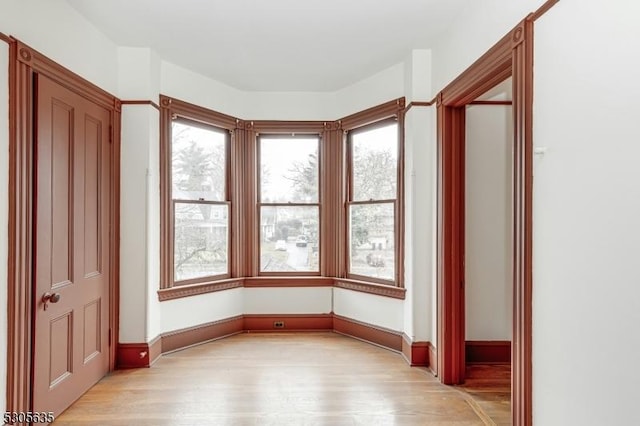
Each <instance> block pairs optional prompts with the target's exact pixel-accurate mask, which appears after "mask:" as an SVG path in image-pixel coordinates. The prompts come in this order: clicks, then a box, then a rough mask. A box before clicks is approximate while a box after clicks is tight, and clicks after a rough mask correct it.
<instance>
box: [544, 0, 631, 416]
mask: <svg viewBox="0 0 640 426" xmlns="http://www.w3.org/2000/svg"><path fill="white" fill-rule="evenodd" d="M638 16H640V5H639V4H638V3H636V2H630V1H623V0H617V1H610V2H601V1H595V0H586V1H578V0H562V1H560V2H559V3H558V4H557V5H556V6H554V8H553V9H552V10H551V11H549V12H548V13H547V14H546V15H545V16H543V17H542V18H541V19H540V20H538V22H537V23H536V28H535V73H534V78H535V82H534V84H535V86H534V90H535V97H534V102H535V104H534V143H535V145H536V146H538V147H547V148H548V151H547V153H546V154H545V155H544V157H542V158H537V159H536V160H535V166H534V167H535V168H534V173H535V181H534V216H533V220H534V235H533V238H534V259H533V260H534V270H533V276H534V287H533V366H534V367H533V383H534V394H533V404H534V422H535V424H539V425H566V424H579V425H603V424H610V425H613V424H619V425H623V424H624V425H631V424H640V411H638V409H637V404H638V402H637V395H638V386H639V385H640V370H638V368H637V364H638V354H639V353H640V333H639V332H638V330H637V328H638V325H640V269H639V268H638V259H640V221H638V218H639V217H640V184H639V182H640V167H638V159H639V158H640V143H638V140H639V138H638V125H637V123H638V118H639V117H640V104H639V103H638V100H639V99H640V81H639V80H638V69H639V68H640V56H639V55H638V52H640V27H639V26H638V24H637V17H638ZM568 28H570V31H567V29H568Z"/></svg>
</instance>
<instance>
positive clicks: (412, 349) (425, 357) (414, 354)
mask: <svg viewBox="0 0 640 426" xmlns="http://www.w3.org/2000/svg"><path fill="white" fill-rule="evenodd" d="M430 344H431V343H430V342H412V341H411V338H410V337H409V336H407V335H406V334H402V355H403V357H404V359H405V360H406V361H407V363H408V364H409V365H410V366H412V367H428V366H429V364H430V361H431V360H430V359H429V345H430Z"/></svg>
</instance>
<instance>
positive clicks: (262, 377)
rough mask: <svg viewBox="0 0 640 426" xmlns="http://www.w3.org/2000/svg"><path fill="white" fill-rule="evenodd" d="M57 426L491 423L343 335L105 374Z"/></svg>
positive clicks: (219, 344)
mask: <svg viewBox="0 0 640 426" xmlns="http://www.w3.org/2000/svg"><path fill="white" fill-rule="evenodd" d="M55 424H56V425H93V424H95V425H277V426H281V425H366V426H370V425H411V426H413V425H483V424H494V423H493V421H492V420H491V419H490V418H489V416H488V415H487V414H486V413H484V412H483V407H482V405H481V404H478V403H475V402H474V399H473V395H472V394H471V393H468V392H465V391H464V390H462V391H461V389H460V388H459V387H448V386H444V385H442V384H440V383H439V382H438V381H437V379H436V378H434V377H433V375H432V374H431V373H430V372H428V371H427V370H426V369H424V368H416V367H413V368H412V367H409V366H408V365H407V364H406V362H405V361H404V360H403V359H402V357H401V355H399V354H396V353H394V352H391V351H388V350H385V349H382V348H379V347H376V346H373V345H370V344H367V343H364V342H361V341H358V340H355V339H351V338H348V337H345V336H342V335H339V334H336V333H280V334H257V333H255V334H239V335H236V336H233V337H229V338H226V339H222V340H218V341H215V342H210V343H207V344H203V345H200V346H196V347H193V348H189V349H185V350H182V351H179V352H174V353H172V354H168V355H165V356H163V357H162V358H161V359H160V360H158V362H156V363H155V364H154V365H153V366H152V367H151V368H148V369H137V370H120V371H116V372H114V373H113V374H111V375H109V376H107V377H105V378H104V379H103V380H102V381H100V382H99V383H98V384H97V385H96V386H95V387H93V388H92V389H91V390H90V391H89V392H87V393H86V394H85V395H84V396H83V397H82V398H80V399H79V400H78V401H77V402H76V403H75V404H74V405H73V406H71V407H70V408H69V409H68V410H67V411H66V412H64V413H63V414H62V415H61V416H60V417H59V418H58V419H57V420H56V422H55Z"/></svg>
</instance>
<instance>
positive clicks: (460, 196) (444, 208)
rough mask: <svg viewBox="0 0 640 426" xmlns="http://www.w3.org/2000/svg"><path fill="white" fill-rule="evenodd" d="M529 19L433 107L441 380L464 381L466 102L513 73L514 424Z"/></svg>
mask: <svg viewBox="0 0 640 426" xmlns="http://www.w3.org/2000/svg"><path fill="white" fill-rule="evenodd" d="M533 19H534V15H533V14H531V15H529V16H528V17H527V18H526V19H524V20H523V21H522V22H521V23H519V24H518V25H517V26H516V27H515V28H514V29H513V30H512V31H511V32H509V33H508V34H507V35H505V36H504V37H503V38H502V39H501V40H500V41H499V42H498V43H497V44H496V45H494V46H493V47H492V48H491V49H489V51H487V53H485V54H484V55H483V56H482V57H481V58H480V59H478V60H477V61H476V62H475V63H473V64H472V65H471V66H470V67H469V68H468V69H467V70H466V71H464V72H463V73H462V74H461V75H460V76H459V77H458V78H456V79H455V80H454V81H453V82H452V83H451V84H449V85H448V86H447V87H446V88H445V89H443V90H442V92H440V94H439V96H438V100H437V105H438V110H437V111H438V121H437V123H438V133H437V141H438V176H439V183H438V206H439V207H438V283H437V292H438V312H437V319H438V328H437V334H438V336H437V355H438V356H437V359H438V363H437V366H438V367H437V368H438V372H437V373H438V375H439V377H440V380H441V381H442V382H443V383H446V384H457V383H461V382H462V381H464V370H465V360H464V358H465V341H464V274H463V254H464V199H465V198H464V183H463V182H464V134H465V123H464V108H465V105H467V104H469V103H470V102H472V101H473V100H474V99H475V98H477V97H478V96H479V95H481V94H482V93H484V92H486V91H487V90H488V89H490V88H492V87H493V86H495V85H496V84H498V83H500V82H502V81H503V80H505V79H506V78H508V77H512V78H513V117H514V118H513V125H514V140H513V144H514V145H513V147H514V157H513V162H514V163H513V164H514V170H513V197H514V200H513V202H514V217H513V219H514V224H513V226H514V237H513V249H514V253H513V264H514V273H513V295H514V297H513V344H512V349H511V350H512V355H511V358H512V371H513V374H512V392H511V401H512V423H513V424H514V425H525V426H528V425H531V423H532V404H531V394H532V383H531V374H532V371H531V368H532V366H531V310H532V306H531V294H532V293H531V288H532V221H531V217H532V188H533V187H532V185H533V168H532V167H533V163H532V155H533V151H532V150H533V131H532V115H533V112H532V105H533Z"/></svg>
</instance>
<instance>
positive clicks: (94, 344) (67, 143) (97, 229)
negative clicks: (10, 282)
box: [33, 75, 112, 415]
mask: <svg viewBox="0 0 640 426" xmlns="http://www.w3.org/2000/svg"><path fill="white" fill-rule="evenodd" d="M35 93H36V102H35V115H36V117H35V122H36V137H35V141H36V142H35V147H34V153H35V170H36V176H35V187H36V197H35V205H34V216H35V217H34V223H35V230H34V238H35V249H34V252H35V253H34V255H35V268H36V270H35V274H34V277H35V283H34V297H35V300H34V351H33V363H34V370H33V380H34V386H33V410H34V411H53V412H54V413H55V414H56V415H58V414H60V413H61V412H62V411H64V410H65V409H66V408H67V407H68V406H69V405H71V404H72V403H73V402H74V401H75V400H76V399H77V398H78V397H80V396H81V395H82V394H83V393H84V392H85V391H86V390H88V389H89V388H90V387H91V386H93V385H94V384H95V383H96V382H97V381H98V380H100V379H101V378H102V377H103V376H104V375H105V374H106V373H107V372H108V371H109V349H108V348H109V342H108V338H109V329H108V328H109V317H108V314H109V280H110V276H109V269H110V268H109V265H110V259H109V253H110V252H109V220H108V218H109V208H110V205H109V203H110V199H111V197H110V196H111V190H112V189H111V187H110V179H109V170H110V161H111V158H110V155H109V146H108V145H109V123H110V112H109V111H108V110H107V109H104V108H102V107H100V106H98V105H96V104H94V103H92V102H90V101H88V100H87V99H85V98H83V97H81V96H79V95H77V94H75V93H74V92H72V91H70V90H67V89H65V88H64V87H62V86H60V85H58V84H57V83H55V82H53V81H52V80H50V79H48V78H46V77H43V76H41V75H38V76H37V82H36V90H35ZM44 295H50V297H49V298H43V296H44ZM45 299H46V300H45Z"/></svg>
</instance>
